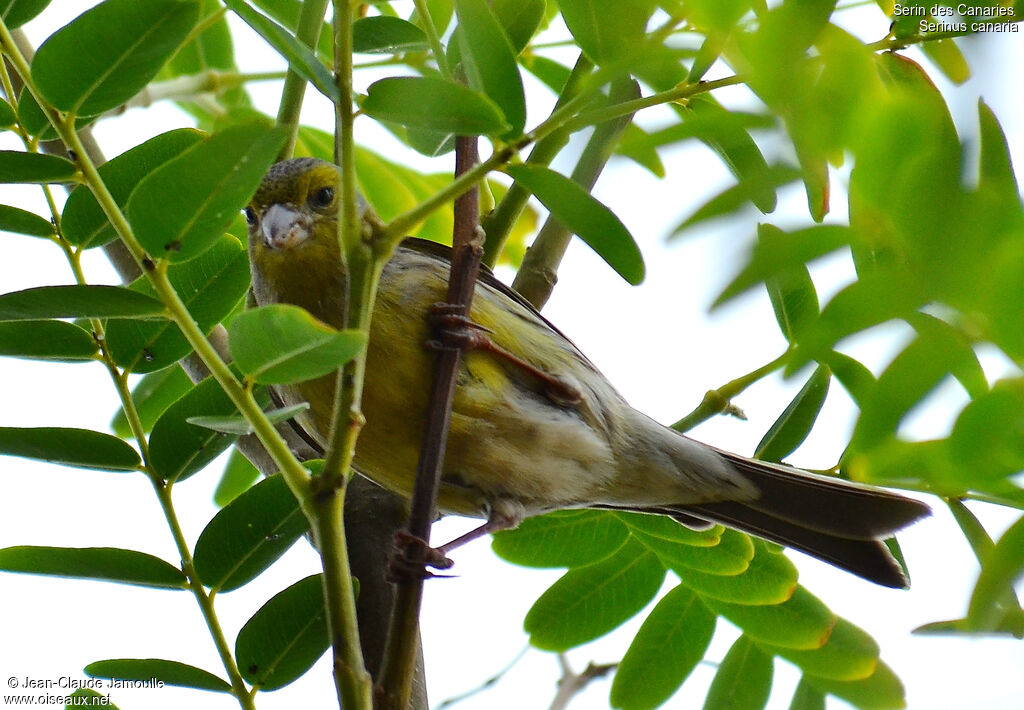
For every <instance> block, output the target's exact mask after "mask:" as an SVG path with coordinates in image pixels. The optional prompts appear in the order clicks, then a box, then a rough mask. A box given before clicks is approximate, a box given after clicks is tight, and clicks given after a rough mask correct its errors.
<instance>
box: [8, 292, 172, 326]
mask: <svg viewBox="0 0 1024 710" xmlns="http://www.w3.org/2000/svg"><path fill="white" fill-rule="evenodd" d="M163 313H164V304H162V303H160V301H158V300H156V299H155V298H151V297H150V296H147V295H145V294H142V293H138V292H137V291H131V290H129V289H127V288H123V287H121V286H39V287H37V288H30V289H26V290H24V291H15V292H14V293H5V294H3V295H0V321H12V320H37V319H44V318H143V317H147V316H155V315H162V314H163Z"/></svg>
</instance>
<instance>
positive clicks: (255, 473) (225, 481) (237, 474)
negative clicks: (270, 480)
mask: <svg viewBox="0 0 1024 710" xmlns="http://www.w3.org/2000/svg"><path fill="white" fill-rule="evenodd" d="M260 475H261V474H260V472H259V470H258V469H257V468H256V467H255V466H253V465H252V464H251V463H249V459H247V458H245V455H244V454H242V452H241V451H239V450H238V449H237V448H236V449H232V450H231V455H230V456H229V457H228V463H227V465H226V466H225V467H224V473H222V474H221V477H220V481H218V483H217V488H216V489H215V490H214V491H213V502H214V504H216V505H217V507H219V508H223V507H224V506H226V505H227V504H228V503H230V502H231V501H233V500H234V499H235V498H237V497H238V496H240V495H241V494H242V493H244V492H245V491H247V490H249V489H250V488H251V487H252V485H253V484H254V483H256V481H258V480H260Z"/></svg>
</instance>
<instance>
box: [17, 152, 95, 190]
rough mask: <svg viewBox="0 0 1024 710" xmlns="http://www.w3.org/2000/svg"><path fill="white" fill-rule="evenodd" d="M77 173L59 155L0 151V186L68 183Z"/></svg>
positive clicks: (73, 166)
mask: <svg viewBox="0 0 1024 710" xmlns="http://www.w3.org/2000/svg"><path fill="white" fill-rule="evenodd" d="M77 172H78V171H77V169H76V168H75V164H74V163H72V162H71V161H70V160H68V159H67V158H62V157H61V156H59V155H43V154H42V153H26V152H24V151H20V150H0V184H3V183H15V182H38V183H50V182H69V181H71V180H72V179H73V178H74V177H75V174H76V173H77Z"/></svg>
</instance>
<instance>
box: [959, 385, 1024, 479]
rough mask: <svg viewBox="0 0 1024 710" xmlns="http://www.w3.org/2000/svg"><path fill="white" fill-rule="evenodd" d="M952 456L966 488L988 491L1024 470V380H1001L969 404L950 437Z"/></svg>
mask: <svg viewBox="0 0 1024 710" xmlns="http://www.w3.org/2000/svg"><path fill="white" fill-rule="evenodd" d="M949 455H950V459H951V463H952V464H953V465H954V466H956V467H957V468H958V469H960V470H961V471H962V473H961V474H960V479H961V481H962V482H963V485H964V486H966V487H980V488H986V487H988V486H989V485H991V484H993V483H995V482H998V481H1001V480H1002V479H1004V478H1005V477H1007V476H1012V475H1014V474H1015V473H1018V472H1019V471H1020V470H1021V469H1022V468H1024V380H1021V379H1020V378H1012V379H1004V380H1000V381H998V382H996V383H995V385H994V386H993V387H992V391H991V392H988V393H987V394H984V395H980V396H978V397H976V398H975V399H973V400H972V401H971V402H970V403H968V405H967V406H966V407H965V408H964V410H963V411H962V412H961V413H960V416H959V417H957V420H956V422H955V423H954V425H953V431H952V432H951V433H950V436H949Z"/></svg>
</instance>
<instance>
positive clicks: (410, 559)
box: [388, 501, 525, 582]
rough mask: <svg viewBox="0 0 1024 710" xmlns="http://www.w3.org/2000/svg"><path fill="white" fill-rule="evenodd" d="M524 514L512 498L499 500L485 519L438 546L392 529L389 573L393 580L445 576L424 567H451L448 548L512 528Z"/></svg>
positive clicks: (405, 532) (520, 506)
mask: <svg viewBox="0 0 1024 710" xmlns="http://www.w3.org/2000/svg"><path fill="white" fill-rule="evenodd" d="M524 514H525V511H524V510H523V506H522V505H521V504H519V503H516V502H513V501H498V502H497V503H496V504H495V505H494V507H493V508H492V509H491V513H490V515H489V516H488V518H487V522H486V523H484V524H483V525H480V526H479V527H476V528H473V529H472V530H470V531H469V532H468V533H465V534H464V535H459V536H458V537H457V538H455V539H454V540H451V541H450V542H447V543H445V544H444V545H441V546H440V547H431V546H430V544H429V543H427V541H426V540H423V539H422V538H419V537H416V536H415V535H412V534H410V533H409V532H407V531H405V530H399V531H398V532H396V533H395V554H394V555H393V556H392V558H391V563H390V565H389V569H388V573H389V575H388V576H389V578H390V579H391V581H393V582H397V581H405V580H408V579H410V578H412V579H421V578H426V577H442V576H445V575H437V574H434V573H433V572H431V571H429V570H428V569H427V567H433V568H434V569H451V567H452V565H453V564H454V562H452V561H451V560H450V559H449V558H448V556H447V555H448V553H449V552H451V551H452V550H454V549H456V548H458V547H462V546H463V545H465V544H466V543H467V542H472V541H473V540H476V539H478V538H481V537H483V536H484V535H490V534H491V533H496V532H500V531H502V530H511V529H512V528H515V527H516V526H518V525H519V523H521V522H522V521H523V516H524Z"/></svg>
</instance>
